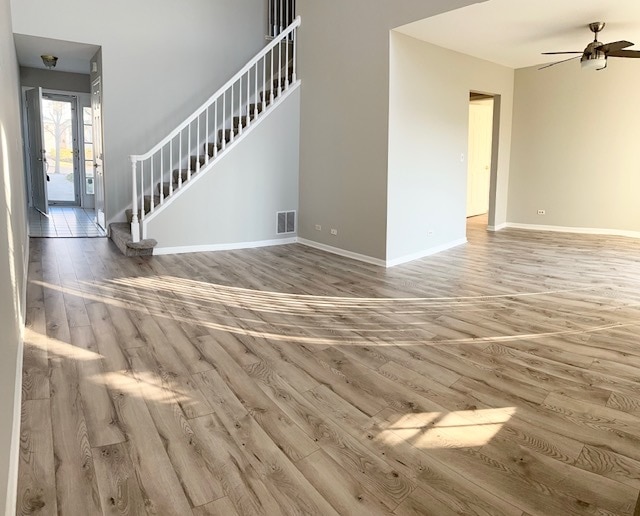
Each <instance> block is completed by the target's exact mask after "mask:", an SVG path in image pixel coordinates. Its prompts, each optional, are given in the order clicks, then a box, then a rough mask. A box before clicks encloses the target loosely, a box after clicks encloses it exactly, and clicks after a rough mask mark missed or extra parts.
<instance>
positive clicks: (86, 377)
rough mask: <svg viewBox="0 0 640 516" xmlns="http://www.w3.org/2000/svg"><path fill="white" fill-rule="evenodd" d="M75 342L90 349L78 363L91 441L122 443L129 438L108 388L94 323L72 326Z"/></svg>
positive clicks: (72, 338)
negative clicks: (94, 331) (92, 326)
mask: <svg viewBox="0 0 640 516" xmlns="http://www.w3.org/2000/svg"><path fill="white" fill-rule="evenodd" d="M70 331H71V345H72V346H75V347H77V348H78V349H83V350H85V351H86V353H87V356H86V357H85V358H84V359H83V360H78V361H77V362H76V369H77V373H78V381H79V393H80V396H81V398H82V413H83V415H84V419H85V421H86V424H87V433H88V436H89V444H90V445H91V447H92V448H94V447H100V446H107V445H109V444H117V443H121V442H123V441H124V440H125V436H124V433H123V432H122V430H121V428H120V424H119V421H118V416H117V415H116V411H115V408H114V406H113V402H112V399H111V395H110V394H109V391H108V389H107V385H105V383H104V382H103V381H102V380H101V379H102V377H103V376H104V369H103V367H102V356H101V355H100V354H99V353H98V346H97V344H96V339H95V337H94V334H93V330H92V328H91V326H74V327H72V328H71V330H70Z"/></svg>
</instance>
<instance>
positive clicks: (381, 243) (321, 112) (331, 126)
mask: <svg viewBox="0 0 640 516" xmlns="http://www.w3.org/2000/svg"><path fill="white" fill-rule="evenodd" d="M473 3H478V2H476V1H473V0H430V1H424V0H394V1H389V0H349V1H344V0H322V1H318V0H299V1H298V11H299V14H301V16H302V27H301V29H300V38H299V44H300V48H299V53H298V55H299V70H300V78H301V79H302V112H301V113H302V114H301V148H300V155H301V156H300V206H301V210H302V212H301V216H300V236H301V237H303V238H305V239H309V240H314V241H316V242H319V243H322V244H325V245H331V246H334V247H339V248H342V249H345V250H348V251H352V252H356V253H360V254H364V255H367V256H370V257H374V258H378V259H385V257H386V221H387V213H386V203H387V163H388V153H387V149H388V114H389V31H390V30H391V29H392V28H394V27H398V26H400V25H404V24H407V23H409V22H412V21H416V20H419V19H422V18H427V17H429V16H433V15H436V14H439V13H441V12H444V11H448V10H451V9H455V8H458V7H461V6H465V5H470V4H473ZM316 224H321V225H322V228H323V229H322V232H318V231H316V230H315V225H316ZM330 228H336V229H338V235H337V236H331V235H330V234H329V229H330Z"/></svg>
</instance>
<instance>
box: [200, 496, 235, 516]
mask: <svg viewBox="0 0 640 516" xmlns="http://www.w3.org/2000/svg"><path fill="white" fill-rule="evenodd" d="M193 515H194V516H241V515H240V514H238V512H237V511H236V509H235V507H234V506H233V504H232V503H231V502H230V501H229V499H228V498H227V497H224V498H219V499H218V500H216V501H214V502H211V503H208V504H207V505H201V506H200V507H194V508H193Z"/></svg>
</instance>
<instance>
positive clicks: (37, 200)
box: [26, 88, 49, 215]
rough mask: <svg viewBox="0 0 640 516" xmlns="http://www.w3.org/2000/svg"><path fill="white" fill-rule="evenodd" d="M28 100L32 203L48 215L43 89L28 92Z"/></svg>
mask: <svg viewBox="0 0 640 516" xmlns="http://www.w3.org/2000/svg"><path fill="white" fill-rule="evenodd" d="M26 98H27V131H28V135H29V174H30V176H31V203H32V205H33V207H34V208H35V209H36V210H38V211H40V212H42V213H44V214H45V215H46V214H47V213H49V203H48V201H47V155H46V150H45V149H44V130H43V127H42V88H34V89H32V90H27V92H26Z"/></svg>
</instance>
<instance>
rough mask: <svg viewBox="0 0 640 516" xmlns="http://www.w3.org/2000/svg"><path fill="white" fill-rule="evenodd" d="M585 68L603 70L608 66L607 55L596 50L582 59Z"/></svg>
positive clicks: (581, 62) (581, 64)
mask: <svg viewBox="0 0 640 516" xmlns="http://www.w3.org/2000/svg"><path fill="white" fill-rule="evenodd" d="M580 66H581V67H582V69H583V70H603V69H605V68H606V67H607V56H606V55H605V54H604V53H603V52H596V53H595V54H591V55H590V56H588V57H586V58H585V57H584V56H583V57H582V59H580Z"/></svg>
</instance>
